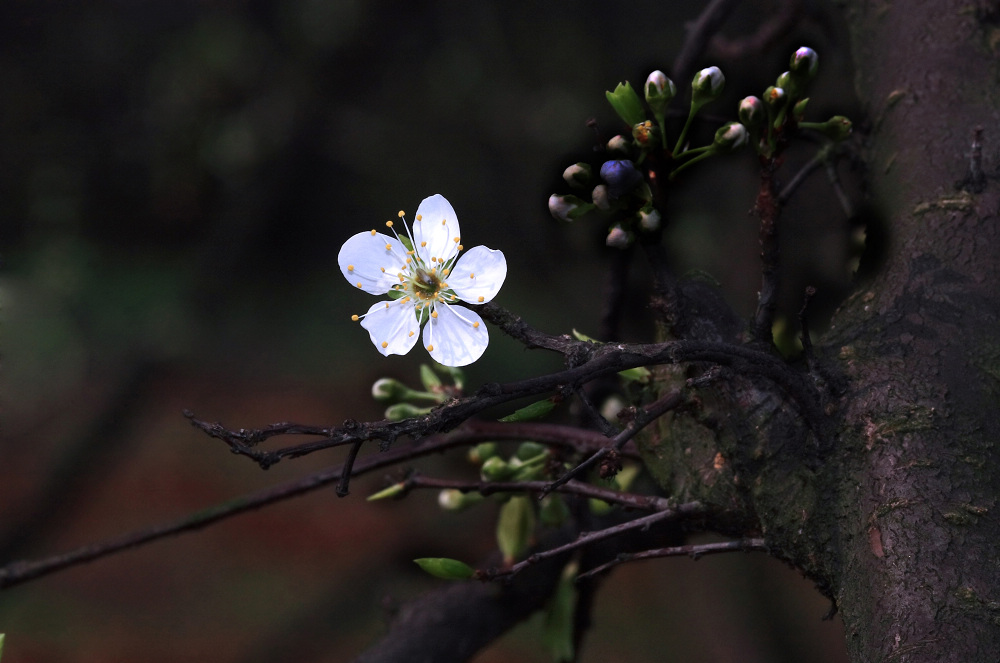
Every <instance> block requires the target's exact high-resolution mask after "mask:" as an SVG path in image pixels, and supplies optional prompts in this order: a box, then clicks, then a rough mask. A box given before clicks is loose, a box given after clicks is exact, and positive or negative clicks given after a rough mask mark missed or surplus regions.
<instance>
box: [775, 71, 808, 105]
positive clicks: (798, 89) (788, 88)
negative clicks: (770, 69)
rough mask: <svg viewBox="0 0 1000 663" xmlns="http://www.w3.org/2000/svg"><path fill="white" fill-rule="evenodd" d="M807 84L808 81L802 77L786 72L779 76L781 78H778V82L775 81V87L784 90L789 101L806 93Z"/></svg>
mask: <svg viewBox="0 0 1000 663" xmlns="http://www.w3.org/2000/svg"><path fill="white" fill-rule="evenodd" d="M807 82H808V81H807V80H806V79H805V78H803V77H802V76H799V75H797V74H794V73H792V72H790V71H786V72H785V73H783V74H781V76H778V80H777V81H775V85H776V86H777V87H780V88H781V89H782V90H784V91H785V93H786V94H787V95H788V97H789V99H799V98H801V96H802V94H803V93H804V92H805V91H806V83H807Z"/></svg>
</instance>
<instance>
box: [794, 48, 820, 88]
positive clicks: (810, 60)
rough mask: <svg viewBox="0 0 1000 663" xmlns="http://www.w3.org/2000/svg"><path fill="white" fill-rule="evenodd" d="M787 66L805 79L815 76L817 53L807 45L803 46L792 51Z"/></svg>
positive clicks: (817, 64) (817, 66) (817, 61)
mask: <svg viewBox="0 0 1000 663" xmlns="http://www.w3.org/2000/svg"><path fill="white" fill-rule="evenodd" d="M788 68H789V69H790V70H791V71H792V72H793V73H795V74H796V75H799V76H802V77H803V78H804V79H805V80H806V81H808V80H811V79H813V78H815V77H816V72H817V71H819V55H817V54H816V51H814V50H813V49H811V48H809V47H808V46H803V47H801V48H799V49H797V50H796V51H795V52H794V53H792V57H791V60H789V62H788Z"/></svg>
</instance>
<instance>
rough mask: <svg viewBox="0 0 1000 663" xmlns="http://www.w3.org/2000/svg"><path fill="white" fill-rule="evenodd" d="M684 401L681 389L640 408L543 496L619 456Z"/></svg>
mask: <svg viewBox="0 0 1000 663" xmlns="http://www.w3.org/2000/svg"><path fill="white" fill-rule="evenodd" d="M683 401H684V395H683V392H682V391H681V390H679V389H677V390H674V391H671V392H670V393H668V394H666V395H665V396H662V397H661V398H659V399H658V400H656V401H654V402H652V403H650V404H649V405H647V406H645V407H643V408H640V409H639V410H638V412H636V414H635V416H634V417H633V419H632V421H630V422H629V423H628V425H627V426H626V427H625V429H624V430H622V431H621V432H620V433H618V435H616V436H615V437H613V438H612V439H611V440H609V442H610V443H609V444H608V445H607V446H605V447H603V448H601V449H600V450H599V451H597V452H596V453H594V454H593V455H591V456H590V457H589V458H587V459H586V460H585V461H583V462H582V463H580V464H579V465H577V466H576V467H574V468H573V469H571V470H569V471H568V472H566V473H565V474H563V475H562V476H561V477H559V478H558V479H556V480H555V481H553V482H552V483H550V484H549V485H548V487H547V488H546V489H545V491H543V493H542V494H543V495H545V494H548V493H550V492H552V491H553V490H556V489H557V488H559V487H560V486H562V485H563V484H565V483H566V482H568V481H569V480H570V479H573V478H575V477H578V476H580V474H581V473H582V472H584V471H585V470H587V469H589V468H591V467H593V466H594V465H595V464H597V462H598V461H600V460H602V459H604V458H606V457H607V456H609V455H610V454H617V453H619V452H620V451H621V450H622V447H624V446H625V445H626V444H627V443H628V441H629V440H631V439H632V438H633V437H635V436H636V434H638V433H639V431H641V430H642V429H643V428H645V427H646V426H647V425H649V424H650V423H652V422H653V421H655V420H656V419H657V418H659V417H660V416H661V415H663V414H664V413H665V412H667V411H669V410H672V409H674V408H675V407H677V406H678V405H680V404H681V403H682V402H683Z"/></svg>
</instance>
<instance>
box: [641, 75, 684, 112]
mask: <svg viewBox="0 0 1000 663" xmlns="http://www.w3.org/2000/svg"><path fill="white" fill-rule="evenodd" d="M643 91H644V92H645V93H646V103H647V104H649V107H650V108H651V109H653V113H654V114H655V115H657V116H658V117H660V116H662V115H663V112H664V110H665V109H666V107H667V104H669V103H670V101H671V100H672V99H673V98H674V97H675V96H677V86H676V85H674V82H673V81H672V80H670V79H669V78H667V75H666V74H664V73H663V72H662V71H660V70H659V69H657V70H656V71H654V72H653V73H651V74H650V75H649V76H648V77H647V78H646V85H645V86H644V87H643Z"/></svg>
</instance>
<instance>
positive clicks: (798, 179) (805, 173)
mask: <svg viewBox="0 0 1000 663" xmlns="http://www.w3.org/2000/svg"><path fill="white" fill-rule="evenodd" d="M828 159H829V156H828V154H827V152H826V149H825V148H824V149H821V150H820V151H819V152H817V153H816V156H814V157H813V158H812V159H810V160H809V161H808V162H807V163H806V165H804V166H802V168H800V169H799V171H798V172H797V173H795V175H794V176H792V179H790V180H788V184H786V185H785V186H784V188H782V189H781V193H779V194H778V204H779V205H781V206H784V205H786V204H787V203H788V201H789V200H791V198H792V196H793V195H794V194H795V192H796V191H797V190H798V189H799V187H800V186H802V185H803V184H804V183H805V181H806V180H807V179H809V176H810V175H812V174H813V173H815V172H816V171H817V170H819V168H820V166H822V165H823V164H825V163H826V162H827V161H828Z"/></svg>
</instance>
